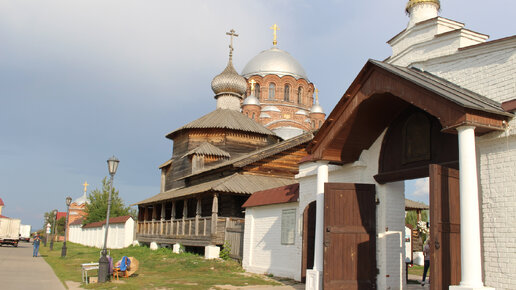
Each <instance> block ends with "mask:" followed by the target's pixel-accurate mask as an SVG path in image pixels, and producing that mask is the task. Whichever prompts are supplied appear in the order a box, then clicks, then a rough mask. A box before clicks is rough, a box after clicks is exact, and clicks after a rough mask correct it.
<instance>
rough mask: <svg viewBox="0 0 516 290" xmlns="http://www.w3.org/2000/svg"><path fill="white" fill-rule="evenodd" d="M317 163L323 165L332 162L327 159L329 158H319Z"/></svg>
mask: <svg viewBox="0 0 516 290" xmlns="http://www.w3.org/2000/svg"><path fill="white" fill-rule="evenodd" d="M315 163H316V164H317V165H318V166H321V165H328V164H329V163H330V161H327V160H318V161H315Z"/></svg>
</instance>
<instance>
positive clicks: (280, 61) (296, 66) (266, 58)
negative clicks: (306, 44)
mask: <svg viewBox="0 0 516 290" xmlns="http://www.w3.org/2000/svg"><path fill="white" fill-rule="evenodd" d="M270 74H272V75H278V76H279V77H282V76H285V75H290V76H293V77H295V78H296V79H300V78H302V79H305V80H307V81H308V77H307V75H306V72H305V69H304V68H303V66H301V64H300V63H299V62H298V61H297V60H296V59H295V58H294V57H293V56H292V55H290V53H288V52H286V51H284V50H281V49H279V48H278V47H277V46H273V47H272V48H270V49H267V50H264V51H262V52H260V53H259V54H258V55H256V56H255V57H253V58H252V59H251V60H250V61H249V62H248V63H247V64H246V65H245V67H244V69H243V70H242V75H243V76H244V77H250V76H253V75H260V76H262V77H264V76H266V75H270Z"/></svg>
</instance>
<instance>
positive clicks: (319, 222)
mask: <svg viewBox="0 0 516 290" xmlns="http://www.w3.org/2000/svg"><path fill="white" fill-rule="evenodd" d="M317 164H318V166H317V194H316V212H315V245H314V268H313V270H307V271H306V289H322V282H323V279H322V271H323V264H324V252H323V251H324V245H323V241H324V184H325V183H326V182H328V162H327V161H318V162H317Z"/></svg>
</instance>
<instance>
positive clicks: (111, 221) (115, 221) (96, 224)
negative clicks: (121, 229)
mask: <svg viewBox="0 0 516 290" xmlns="http://www.w3.org/2000/svg"><path fill="white" fill-rule="evenodd" d="M130 218H131V216H130V215H125V216H119V217H114V218H109V224H123V223H125V222H126V221H127V220H128V219H130ZM105 224H106V220H103V221H101V222H94V223H89V224H86V225H84V226H83V228H99V227H101V226H103V225H105Z"/></svg>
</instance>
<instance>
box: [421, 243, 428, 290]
mask: <svg viewBox="0 0 516 290" xmlns="http://www.w3.org/2000/svg"><path fill="white" fill-rule="evenodd" d="M423 255H424V256H425V268H424V270H423V281H422V282H421V286H425V280H426V273H427V272H428V268H430V238H428V239H427V240H426V244H425V246H424V247H423Z"/></svg>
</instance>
